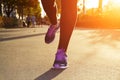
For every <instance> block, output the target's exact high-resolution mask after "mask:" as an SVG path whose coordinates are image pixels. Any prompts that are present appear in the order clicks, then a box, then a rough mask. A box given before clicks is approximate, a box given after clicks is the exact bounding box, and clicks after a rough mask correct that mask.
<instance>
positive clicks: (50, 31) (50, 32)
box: [45, 25, 59, 44]
mask: <svg viewBox="0 0 120 80" xmlns="http://www.w3.org/2000/svg"><path fill="white" fill-rule="evenodd" d="M58 29H59V25H51V26H50V27H49V28H48V31H47V33H46V35H45V43H47V44H49V43H51V42H52V41H53V40H54V38H55V33H56V32H57V30H58Z"/></svg>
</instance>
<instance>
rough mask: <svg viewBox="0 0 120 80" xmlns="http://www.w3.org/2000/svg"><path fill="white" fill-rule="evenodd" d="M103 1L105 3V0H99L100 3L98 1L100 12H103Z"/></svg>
mask: <svg viewBox="0 0 120 80" xmlns="http://www.w3.org/2000/svg"><path fill="white" fill-rule="evenodd" d="M102 3H103V0H99V3H98V12H99V13H101V12H102Z"/></svg>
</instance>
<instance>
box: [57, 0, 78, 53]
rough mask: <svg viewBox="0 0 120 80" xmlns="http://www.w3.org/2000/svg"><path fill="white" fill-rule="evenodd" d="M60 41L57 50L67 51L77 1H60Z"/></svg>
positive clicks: (75, 15) (73, 24)
mask: <svg viewBox="0 0 120 80" xmlns="http://www.w3.org/2000/svg"><path fill="white" fill-rule="evenodd" d="M61 1H62V2H61V6H62V9H61V10H62V11H61V20H60V40H59V46H58V49H64V50H65V52H66V50H67V47H68V44H69V41H70V37H71V34H72V32H73V29H74V26H75V23H76V18H77V0H61Z"/></svg>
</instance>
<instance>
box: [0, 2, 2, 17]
mask: <svg viewBox="0 0 120 80" xmlns="http://www.w3.org/2000/svg"><path fill="white" fill-rule="evenodd" d="M0 16H2V0H1V1H0Z"/></svg>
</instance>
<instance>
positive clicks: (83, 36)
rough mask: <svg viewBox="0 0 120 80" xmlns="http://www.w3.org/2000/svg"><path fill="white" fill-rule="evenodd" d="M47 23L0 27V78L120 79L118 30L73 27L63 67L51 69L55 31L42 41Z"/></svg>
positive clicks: (55, 79) (25, 79)
mask: <svg viewBox="0 0 120 80" xmlns="http://www.w3.org/2000/svg"><path fill="white" fill-rule="evenodd" d="M47 28H48V26H43V27H41V28H17V29H3V28H2V29H0V80H120V30H119V29H75V30H74V32H73V34H72V37H71V40H70V44H69V48H68V51H67V54H68V65H69V67H68V68H67V69H65V70H52V69H51V67H52V64H53V61H54V57H55V53H56V49H57V45H58V41H59V31H58V32H57V34H56V38H55V40H54V41H53V43H51V44H45V43H44V36H45V33H46V31H47Z"/></svg>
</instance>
